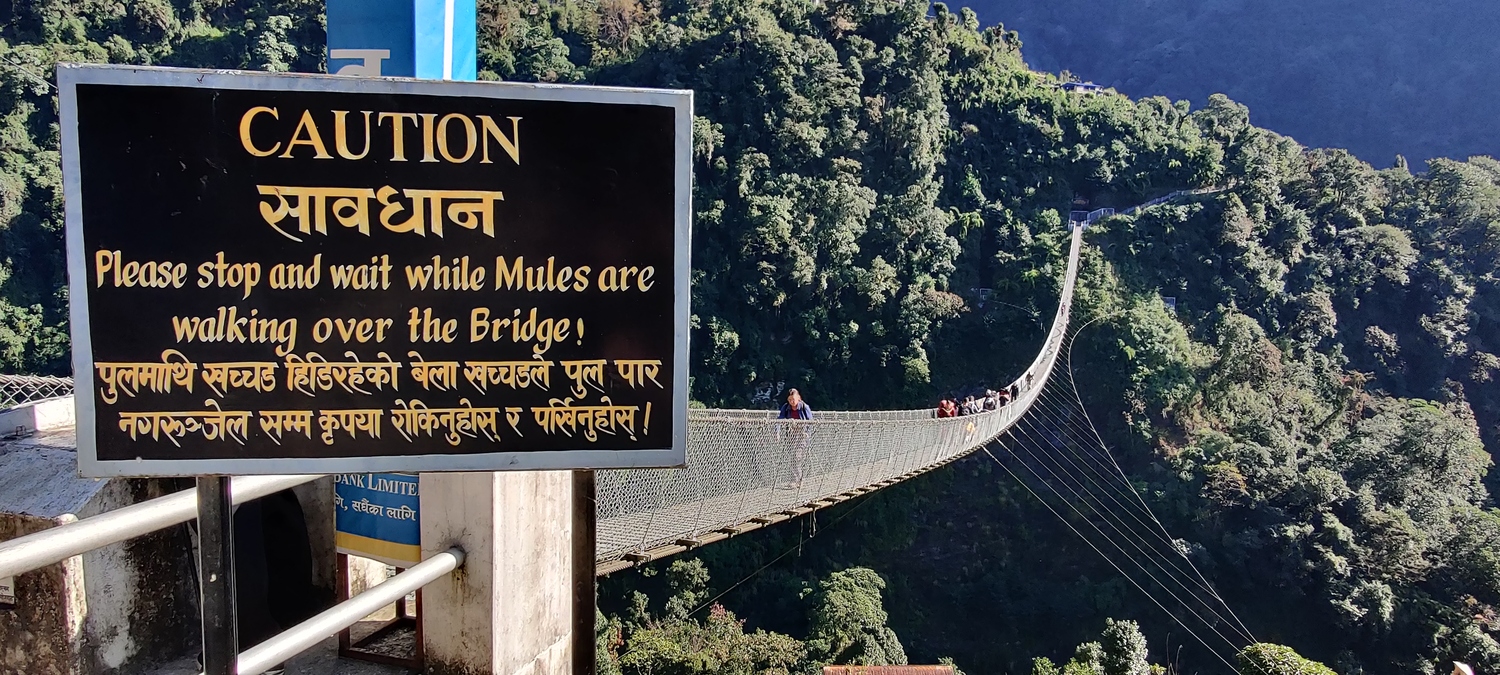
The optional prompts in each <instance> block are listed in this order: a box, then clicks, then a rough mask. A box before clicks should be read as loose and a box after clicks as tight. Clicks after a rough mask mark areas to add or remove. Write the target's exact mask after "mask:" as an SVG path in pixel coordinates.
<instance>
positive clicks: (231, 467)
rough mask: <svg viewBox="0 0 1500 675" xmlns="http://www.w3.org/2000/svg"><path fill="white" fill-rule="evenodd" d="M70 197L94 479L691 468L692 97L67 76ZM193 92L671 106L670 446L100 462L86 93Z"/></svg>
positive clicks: (85, 437) (536, 87)
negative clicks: (84, 147) (83, 123)
mask: <svg viewBox="0 0 1500 675" xmlns="http://www.w3.org/2000/svg"><path fill="white" fill-rule="evenodd" d="M57 82H58V92H59V107H60V126H61V134H62V162H63V194H64V198H65V205H64V211H65V216H66V232H67V260H68V277H69V281H68V287H69V292H70V293H71V297H72V302H71V319H72V337H73V373H74V378H75V381H76V384H77V387H76V391H77V395H76V396H75V398H74V400H75V402H76V406H77V419H78V423H77V424H78V428H77V430H78V467H79V472H80V473H81V474H82V475H84V476H87V477H98V478H103V477H116V476H166V475H178V476H183V475H206V474H224V475H255V474H261V475H267V474H305V473H324V474H327V473H362V472H422V471H501V470H507V471H508V470H555V469H613V468H653V467H674V466H682V465H684V464H685V463H686V454H687V409H688V358H687V356H688V338H689V332H688V314H689V300H690V269H691V267H690V259H689V255H690V251H691V248H692V244H691V234H692V233H691V221H692V159H691V158H692V125H693V92H692V91H689V90H665V89H634V88H623V87H595V86H578V85H553V84H529V83H509V82H462V81H431V80H415V79H410V78H393V77H386V78H378V79H375V78H351V77H339V76H333V75H309V74H279V73H260V72H249V71H237V70H196V69H177V68H156V67H142V66H110V65H89V64H66V63H64V64H58V67H57ZM89 84H105V85H123V86H156V87H163V86H165V87H187V88H205V89H230V90H264V91H303V92H330V93H360V94H404V95H413V94H415V95H434V96H449V97H466V98H491V99H497V100H526V101H553V102H576V103H602V104H631V105H646V106H661V107H666V108H670V109H672V110H674V111H675V117H674V120H675V144H674V149H673V153H674V157H675V159H676V161H675V163H674V174H675V175H674V180H673V183H674V193H675V194H674V196H673V203H674V208H673V213H674V218H673V220H674V223H673V230H674V233H673V234H674V236H673V238H674V241H675V249H676V250H675V251H674V252H673V256H672V259H673V285H672V288H673V323H674V327H673V335H674V340H673V342H674V344H673V355H672V359H673V361H672V362H673V367H674V371H673V375H674V377H673V378H672V389H673V391H672V404H673V408H674V410H673V412H674V420H673V428H672V434H671V444H670V445H669V446H667V447H659V448H649V449H632V450H591V449H577V450H546V451H528V452H491V453H475V454H444V453H442V452H435V453H432V454H424V455H408V456H371V457H343V458H332V457H320V458H236V459H182V460H177V459H139V458H138V459H134V460H100V459H99V458H98V455H97V447H96V433H97V420H96V418H95V414H96V410H95V407H96V406H95V399H94V396H95V391H94V387H95V381H94V380H95V373H94V350H93V345H92V341H91V340H92V338H91V332H90V322H89V308H88V302H87V301H86V298H88V297H89V291H90V289H89V284H88V278H89V273H88V269H89V267H88V254H89V252H88V251H85V250H84V243H83V242H84V240H83V209H82V200H83V192H82V189H83V188H82V184H81V176H80V167H79V144H78V143H79V138H78V94H77V87H78V85H89Z"/></svg>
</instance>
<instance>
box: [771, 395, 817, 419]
mask: <svg viewBox="0 0 1500 675" xmlns="http://www.w3.org/2000/svg"><path fill="white" fill-rule="evenodd" d="M776 417H777V419H783V420H810V419H812V408H811V407H810V406H808V405H807V401H804V400H802V394H800V393H798V392H797V390H796V389H788V390H786V403H784V404H782V406H781V414H780V415H777V416H776Z"/></svg>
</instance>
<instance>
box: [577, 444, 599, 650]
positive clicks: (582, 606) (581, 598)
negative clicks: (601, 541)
mask: <svg viewBox="0 0 1500 675" xmlns="http://www.w3.org/2000/svg"><path fill="white" fill-rule="evenodd" d="M598 513H599V511H598V507H597V504H596V501H595V484H594V472H593V471H590V470H587V469H584V470H581V471H574V472H573V675H594V671H595V669H596V668H597V667H598V664H596V663H595V659H597V658H598V647H597V645H596V644H595V639H596V637H595V636H596V635H597V631H598V629H597V628H596V626H595V625H594V618H595V614H596V613H597V611H598V610H597V608H596V607H595V590H594V583H595V576H594V551H595V542H596V541H598V522H597V520H598Z"/></svg>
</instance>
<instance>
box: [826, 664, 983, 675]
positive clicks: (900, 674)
mask: <svg viewBox="0 0 1500 675" xmlns="http://www.w3.org/2000/svg"><path fill="white" fill-rule="evenodd" d="M823 675H953V666H823Z"/></svg>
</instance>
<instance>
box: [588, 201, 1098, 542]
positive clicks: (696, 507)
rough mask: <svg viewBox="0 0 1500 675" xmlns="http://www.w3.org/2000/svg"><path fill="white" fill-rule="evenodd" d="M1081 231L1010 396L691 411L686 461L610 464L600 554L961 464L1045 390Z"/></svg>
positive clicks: (602, 494)
mask: <svg viewBox="0 0 1500 675" xmlns="http://www.w3.org/2000/svg"><path fill="white" fill-rule="evenodd" d="M1081 244H1082V230H1081V228H1079V229H1078V230H1077V231H1075V233H1074V236H1073V238H1072V245H1071V248H1070V250H1069V256H1068V268H1067V273H1066V275H1065V276H1064V280H1063V288H1062V293H1061V298H1060V302H1059V305H1058V311H1057V315H1056V317H1055V319H1054V321H1053V324H1052V328H1051V331H1050V332H1049V333H1048V335H1047V339H1046V341H1045V342H1044V343H1043V346H1042V349H1041V351H1040V352H1039V353H1038V354H1037V357H1036V359H1035V361H1033V363H1032V365H1031V367H1030V368H1028V369H1027V370H1026V373H1025V374H1024V375H1022V376H1021V377H1020V378H1018V379H1017V380H1016V382H1015V383H1014V384H1015V385H1016V386H1017V388H1018V390H1019V391H1020V395H1019V396H1018V397H1017V398H1016V400H1015V401H1013V402H1011V403H1010V405H1007V406H1005V407H1002V408H1000V409H999V410H996V411H992V412H987V413H983V414H979V415H969V416H964V417H953V418H945V419H938V418H937V417H936V416H935V415H934V411H933V410H931V409H922V410H892V411H850V412H844V411H834V412H820V413H815V414H814V419H813V420H811V421H802V420H778V419H776V412H775V411H765V410H713V409H709V410H691V411H689V416H688V456H687V466H686V467H684V468H678V469H647V470H632V471H601V472H600V473H599V475H598V483H597V485H598V505H599V506H598V522H599V540H598V544H597V550H596V558H597V560H598V561H599V562H601V563H604V562H609V561H615V560H620V559H622V558H625V557H627V556H629V555H631V554H639V553H641V552H645V551H650V550H652V549H657V548H660V547H664V546H671V545H674V544H677V543H678V542H682V541H693V540H695V539H697V538H698V537H699V536H700V535H703V534H705V533H709V532H717V531H725V530H728V529H730V528H733V527H735V526H738V525H741V524H744V523H747V522H750V521H751V520H752V519H755V518H765V517H767V516H771V515H775V514H783V513H787V512H790V511H792V510H793V509H797V508H799V507H804V506H806V505H810V504H815V503H817V502H819V501H822V500H827V499H829V498H832V497H836V496H839V495H845V494H848V493H850V492H851V491H854V490H857V489H860V488H866V487H870V486H875V485H877V484H880V483H883V482H885V481H889V480H892V479H897V478H900V477H903V476H907V475H908V474H911V473H913V472H917V471H921V470H924V469H927V468H931V467H933V466H936V465H940V464H943V463H946V462H948V461H952V460H953V459H955V458H957V457H961V456H963V455H967V454H968V453H970V452H973V451H974V450H976V449H978V448H980V447H982V446H984V445H985V444H987V443H989V442H990V441H992V440H994V439H996V438H997V437H999V436H1001V435H1002V434H1004V433H1005V432H1006V431H1008V430H1009V429H1010V428H1011V427H1013V426H1014V425H1015V424H1016V423H1017V422H1018V421H1019V420H1020V419H1021V418H1022V417H1023V416H1024V415H1025V414H1026V411H1027V410H1028V409H1029V408H1030V406H1031V405H1032V403H1033V402H1034V401H1035V400H1036V398H1037V397H1038V396H1039V395H1040V394H1041V391H1042V389H1043V387H1044V386H1045V385H1046V382H1047V378H1048V377H1049V376H1050V374H1051V372H1052V367H1053V364H1054V363H1055V362H1056V360H1057V356H1058V353H1059V350H1060V348H1061V346H1062V343H1063V338H1064V337H1065V335H1066V332H1067V326H1068V312H1069V307H1070V305H1071V299H1072V294H1073V285H1074V281H1075V278H1076V275H1077V268H1078V255H1079V250H1080V247H1081Z"/></svg>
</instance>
